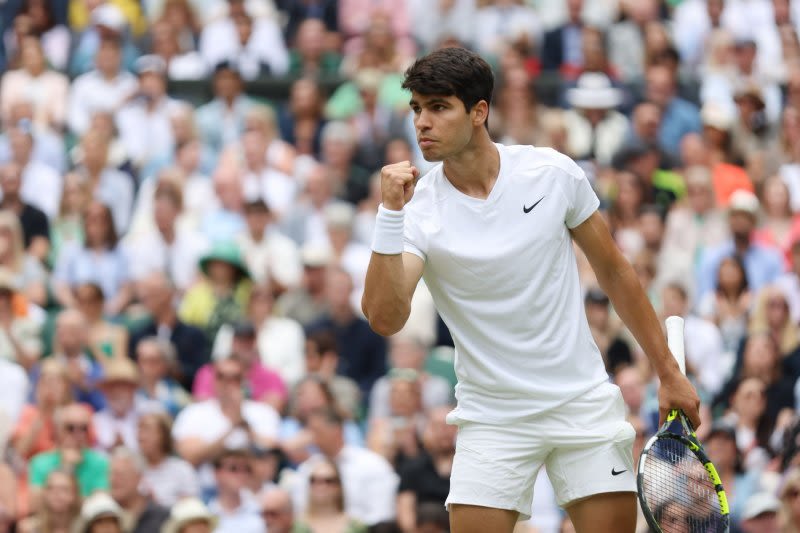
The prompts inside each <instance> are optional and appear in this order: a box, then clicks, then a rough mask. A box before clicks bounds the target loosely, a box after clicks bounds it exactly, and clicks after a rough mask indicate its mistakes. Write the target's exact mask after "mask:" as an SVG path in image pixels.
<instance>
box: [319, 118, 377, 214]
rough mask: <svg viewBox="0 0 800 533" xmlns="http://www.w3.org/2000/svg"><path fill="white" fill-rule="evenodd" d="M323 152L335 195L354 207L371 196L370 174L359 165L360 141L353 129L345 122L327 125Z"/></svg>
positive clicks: (322, 135)
mask: <svg viewBox="0 0 800 533" xmlns="http://www.w3.org/2000/svg"><path fill="white" fill-rule="evenodd" d="M320 142H321V145H322V153H321V158H320V160H321V161H322V162H323V163H324V164H325V167H326V169H327V171H328V172H327V175H328V179H329V180H331V183H332V186H333V189H334V194H335V195H336V196H338V197H339V198H340V199H342V200H345V201H347V202H349V203H351V204H353V205H358V203H359V202H361V201H362V200H364V199H365V198H366V197H367V196H368V195H369V177H370V171H369V170H367V169H366V168H364V167H362V166H360V165H359V164H358V163H357V162H356V150H357V148H358V139H357V138H356V132H355V131H354V129H353V127H352V126H351V125H350V124H348V123H346V122H342V121H334V122H330V123H327V124H325V126H324V127H323V128H322V130H321V132H320Z"/></svg>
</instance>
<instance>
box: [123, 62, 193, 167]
mask: <svg viewBox="0 0 800 533" xmlns="http://www.w3.org/2000/svg"><path fill="white" fill-rule="evenodd" d="M135 70H136V73H137V74H138V75H139V90H138V92H137V93H136V94H134V95H133V96H132V97H131V99H130V101H129V102H128V103H126V104H125V105H124V106H123V107H122V108H120V110H119V112H118V113H117V116H116V124H117V127H118V128H119V132H120V138H121V140H122V143H123V144H124V146H125V151H126V152H127V154H128V156H129V157H130V158H131V162H132V163H133V166H134V168H135V169H137V170H139V171H141V172H142V173H143V174H144V175H149V174H151V173H152V169H156V168H158V167H159V166H160V165H163V164H164V162H165V161H169V160H170V159H171V157H172V153H173V152H174V148H175V146H174V142H175V139H174V137H173V133H172V127H171V124H170V113H171V112H172V111H173V110H174V109H175V108H176V106H177V105H178V103H177V101H176V100H174V99H172V98H170V97H169V96H167V65H166V63H165V62H164V60H163V59H161V58H160V57H158V56H154V55H146V56H141V57H140V58H139V59H137V60H136V64H135Z"/></svg>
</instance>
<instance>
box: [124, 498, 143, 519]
mask: <svg viewBox="0 0 800 533" xmlns="http://www.w3.org/2000/svg"><path fill="white" fill-rule="evenodd" d="M120 503H121V502H120ZM122 508H123V509H125V510H126V511H127V512H128V514H130V515H131V516H132V517H134V518H136V519H138V518H139V516H141V514H142V513H143V512H144V510H145V509H146V508H147V499H146V498H145V497H144V496H142V495H140V494H136V495H134V496H133V497H132V498H131V500H130V501H128V502H126V503H124V504H122Z"/></svg>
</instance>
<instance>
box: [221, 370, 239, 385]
mask: <svg viewBox="0 0 800 533" xmlns="http://www.w3.org/2000/svg"><path fill="white" fill-rule="evenodd" d="M215 378H216V380H217V381H230V382H232V383H241V381H242V375H241V374H226V373H224V372H217V373H216V374H215Z"/></svg>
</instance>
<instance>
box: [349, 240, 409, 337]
mask: <svg viewBox="0 0 800 533" xmlns="http://www.w3.org/2000/svg"><path fill="white" fill-rule="evenodd" d="M405 280H406V272H405V268H404V266H403V256H402V255H401V254H397V255H383V254H379V253H375V252H373V253H372V258H371V259H370V262H369V268H368V269H367V278H366V282H365V284H364V296H363V298H362V300H361V308H362V310H363V311H364V315H365V316H366V317H367V320H368V321H369V325H370V327H372V329H373V330H374V331H375V332H376V333H378V334H380V335H384V336H389V335H394V334H395V333H397V332H398V331H400V329H402V327H403V326H404V325H405V323H406V320H408V315H409V314H410V313H411V297H410V294H409V291H408V289H407V287H406V286H405Z"/></svg>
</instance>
